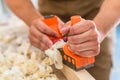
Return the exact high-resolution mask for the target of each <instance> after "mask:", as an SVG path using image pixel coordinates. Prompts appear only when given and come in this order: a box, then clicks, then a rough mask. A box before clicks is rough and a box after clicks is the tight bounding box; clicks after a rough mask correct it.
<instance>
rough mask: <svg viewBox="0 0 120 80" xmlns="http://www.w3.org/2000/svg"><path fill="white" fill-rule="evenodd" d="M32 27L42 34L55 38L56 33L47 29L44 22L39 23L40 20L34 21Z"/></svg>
mask: <svg viewBox="0 0 120 80" xmlns="http://www.w3.org/2000/svg"><path fill="white" fill-rule="evenodd" d="M33 23H34V24H33V25H34V26H35V27H36V28H37V29H38V30H39V31H40V32H42V33H44V34H47V35H50V36H53V37H57V36H58V35H57V33H56V32H55V31H54V30H52V29H51V28H50V27H48V26H47V25H46V24H45V23H44V22H42V21H40V20H35V21H34V22H33Z"/></svg>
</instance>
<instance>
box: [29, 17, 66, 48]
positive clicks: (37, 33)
mask: <svg viewBox="0 0 120 80" xmlns="http://www.w3.org/2000/svg"><path fill="white" fill-rule="evenodd" d="M63 24H64V23H63V22H62V21H61V20H60V19H59V18H58V27H59V28H62V27H63ZM48 36H52V37H56V38H57V37H58V35H57V33H56V32H55V31H54V30H52V29H51V28H50V27H49V26H48V25H47V24H45V23H44V22H43V21H42V20H41V19H36V20H34V21H33V22H32V25H31V27H30V29H29V40H30V43H31V44H32V45H34V46H35V47H38V48H39V49H41V50H46V49H48V48H50V47H51V46H52V45H53V42H52V41H51V40H50V39H49V37H48Z"/></svg>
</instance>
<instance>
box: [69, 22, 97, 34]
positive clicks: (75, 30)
mask: <svg viewBox="0 0 120 80" xmlns="http://www.w3.org/2000/svg"><path fill="white" fill-rule="evenodd" d="M94 27H95V24H94V22H93V21H90V20H82V21H80V22H78V23H76V24H75V25H73V26H72V27H71V28H70V33H69V35H76V34H81V33H84V32H86V31H88V30H90V29H92V28H94Z"/></svg>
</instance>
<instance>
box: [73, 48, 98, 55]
mask: <svg viewBox="0 0 120 80" xmlns="http://www.w3.org/2000/svg"><path fill="white" fill-rule="evenodd" d="M75 53H76V54H77V55H79V56H83V57H93V56H97V55H98V54H99V53H100V49H96V50H88V51H83V52H75Z"/></svg>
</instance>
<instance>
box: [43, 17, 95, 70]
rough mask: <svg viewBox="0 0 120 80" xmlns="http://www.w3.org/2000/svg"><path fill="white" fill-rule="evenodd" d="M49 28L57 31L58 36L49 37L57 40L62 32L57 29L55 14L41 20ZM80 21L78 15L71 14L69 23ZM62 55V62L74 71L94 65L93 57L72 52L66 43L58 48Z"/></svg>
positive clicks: (60, 37)
mask: <svg viewBox="0 0 120 80" xmlns="http://www.w3.org/2000/svg"><path fill="white" fill-rule="evenodd" d="M42 21H43V22H45V23H46V24H47V25H48V26H49V27H50V28H51V29H53V30H54V31H56V32H57V34H58V38H55V37H51V36H49V38H50V39H51V40H52V41H53V42H56V41H59V40H60V39H62V34H61V33H60V31H59V29H58V17H57V16H47V17H45V18H44V19H43V20H42ZM80 21H81V17H80V16H72V17H71V25H74V24H76V23H78V22H80ZM58 50H59V51H60V53H61V55H62V58H63V63H64V64H65V65H67V66H68V67H70V68H72V69H74V70H75V71H78V70H81V69H86V68H89V67H92V66H93V65H94V62H95V59H94V57H82V56H78V55H76V54H74V53H73V52H71V51H70V50H69V49H68V44H67V43H66V44H65V46H64V47H63V48H60V49H58Z"/></svg>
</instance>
